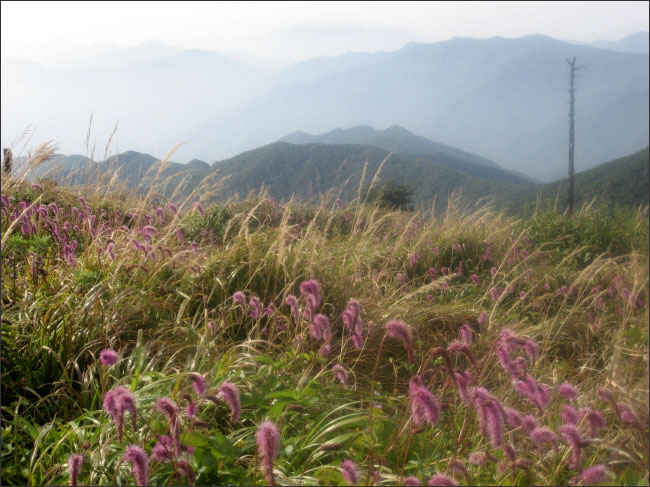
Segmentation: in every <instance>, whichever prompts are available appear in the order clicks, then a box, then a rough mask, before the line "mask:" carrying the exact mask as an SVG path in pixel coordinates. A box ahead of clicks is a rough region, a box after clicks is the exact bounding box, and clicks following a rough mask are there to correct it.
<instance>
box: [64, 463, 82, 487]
mask: <svg viewBox="0 0 650 487" xmlns="http://www.w3.org/2000/svg"><path fill="white" fill-rule="evenodd" d="M83 467H84V456H83V455H72V456H71V457H70V458H68V471H69V472H70V485H71V486H72V487H76V485H77V479H78V478H79V474H80V473H81V470H82V469H83Z"/></svg>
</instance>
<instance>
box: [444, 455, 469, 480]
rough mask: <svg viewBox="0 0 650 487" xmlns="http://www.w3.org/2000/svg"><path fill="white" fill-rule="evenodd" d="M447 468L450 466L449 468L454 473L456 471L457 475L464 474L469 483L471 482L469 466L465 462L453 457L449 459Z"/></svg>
mask: <svg viewBox="0 0 650 487" xmlns="http://www.w3.org/2000/svg"><path fill="white" fill-rule="evenodd" d="M447 468H449V470H450V471H451V472H452V473H455V474H456V475H462V476H463V477H465V479H466V480H467V485H470V484H471V481H470V480H471V479H470V478H469V472H468V471H467V467H466V466H465V464H464V463H463V462H461V461H460V460H456V459H453V458H452V459H451V460H449V463H448V464H447Z"/></svg>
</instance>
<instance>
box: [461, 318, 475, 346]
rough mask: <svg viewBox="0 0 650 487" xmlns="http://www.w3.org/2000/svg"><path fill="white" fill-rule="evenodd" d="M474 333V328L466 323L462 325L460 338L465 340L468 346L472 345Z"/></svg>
mask: <svg viewBox="0 0 650 487" xmlns="http://www.w3.org/2000/svg"><path fill="white" fill-rule="evenodd" d="M473 334H474V330H472V328H471V327H470V326H469V325H468V324H465V325H463V326H461V327H460V339H461V340H462V341H463V342H465V345H467V346H468V347H469V346H471V345H472V335H473Z"/></svg>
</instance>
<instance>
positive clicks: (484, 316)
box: [476, 311, 488, 325]
mask: <svg viewBox="0 0 650 487" xmlns="http://www.w3.org/2000/svg"><path fill="white" fill-rule="evenodd" d="M487 319H488V314H487V313H486V312H485V311H483V312H481V314H480V315H478V318H477V319H476V321H477V322H478V324H479V325H482V324H484V323H485V322H486V321H487Z"/></svg>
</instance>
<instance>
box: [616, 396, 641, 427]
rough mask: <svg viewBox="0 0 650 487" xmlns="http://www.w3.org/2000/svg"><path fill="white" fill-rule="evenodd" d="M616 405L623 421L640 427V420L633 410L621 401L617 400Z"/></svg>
mask: <svg viewBox="0 0 650 487" xmlns="http://www.w3.org/2000/svg"><path fill="white" fill-rule="evenodd" d="M617 406H618V411H619V412H620V415H621V420H623V422H624V423H627V424H630V425H632V426H635V427H637V428H639V429H641V421H639V417H638V416H637V415H636V414H635V413H634V411H632V409H631V408H630V406H628V405H627V404H624V403H622V402H619V403H618V404H617Z"/></svg>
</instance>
